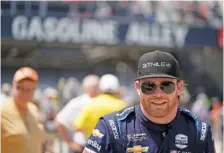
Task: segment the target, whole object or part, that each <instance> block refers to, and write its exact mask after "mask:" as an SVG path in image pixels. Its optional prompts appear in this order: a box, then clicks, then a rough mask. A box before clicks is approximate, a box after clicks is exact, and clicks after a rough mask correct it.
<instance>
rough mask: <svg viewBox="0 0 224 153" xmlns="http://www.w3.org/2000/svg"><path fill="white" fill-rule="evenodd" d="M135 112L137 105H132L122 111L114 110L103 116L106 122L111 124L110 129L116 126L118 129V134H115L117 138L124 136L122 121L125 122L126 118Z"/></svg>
mask: <svg viewBox="0 0 224 153" xmlns="http://www.w3.org/2000/svg"><path fill="white" fill-rule="evenodd" d="M134 113H135V106H131V107H128V108H125V109H122V110H120V111H117V112H114V113H112V114H109V115H105V116H104V117H102V119H103V120H105V122H106V124H107V125H109V126H108V127H109V129H112V132H113V130H114V129H115V128H116V129H118V132H117V133H118V134H117V135H114V138H115V139H118V138H121V136H122V129H121V128H122V127H121V124H122V121H124V122H125V119H127V118H129V117H131V116H134Z"/></svg>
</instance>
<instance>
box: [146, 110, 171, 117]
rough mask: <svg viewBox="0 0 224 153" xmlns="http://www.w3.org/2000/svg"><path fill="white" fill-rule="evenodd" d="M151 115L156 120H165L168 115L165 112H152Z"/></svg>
mask: <svg viewBox="0 0 224 153" xmlns="http://www.w3.org/2000/svg"><path fill="white" fill-rule="evenodd" d="M149 114H150V115H151V116H153V117H155V118H163V117H165V116H166V115H167V113H166V112H165V111H150V112H149Z"/></svg>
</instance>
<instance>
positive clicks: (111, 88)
mask: <svg viewBox="0 0 224 153" xmlns="http://www.w3.org/2000/svg"><path fill="white" fill-rule="evenodd" d="M99 88H100V91H101V92H102V94H100V95H99V96H97V97H95V98H92V100H91V103H89V104H88V105H87V106H86V107H85V108H84V109H83V110H82V111H81V112H80V114H79V115H78V116H77V117H76V119H75V121H74V125H75V127H76V130H77V131H82V132H83V133H84V134H85V136H86V138H88V137H89V136H90V135H91V133H92V131H93V129H94V128H95V126H96V124H97V122H98V120H99V119H100V117H102V116H104V115H107V114H110V113H112V112H115V111H119V110H121V109H123V108H125V107H126V106H127V105H126V103H125V102H124V101H122V100H120V99H118V98H117V95H118V92H119V88H120V83H119V80H118V78H117V77H116V76H114V75H112V74H105V75H103V76H102V77H101V79H100V84H99Z"/></svg>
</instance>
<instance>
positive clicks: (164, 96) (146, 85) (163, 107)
mask: <svg viewBox="0 0 224 153" xmlns="http://www.w3.org/2000/svg"><path fill="white" fill-rule="evenodd" d="M181 83H182V82H178V81H177V80H176V79H170V78H146V79H142V80H139V89H137V90H138V93H139V97H140V103H141V105H142V107H143V108H144V110H145V111H146V112H147V113H148V114H149V115H151V116H153V117H155V118H161V117H164V116H166V115H168V114H169V113H170V112H171V111H172V110H173V109H175V108H176V107H177V105H179V99H178V95H179V93H180V92H181V90H182V85H180V84H181Z"/></svg>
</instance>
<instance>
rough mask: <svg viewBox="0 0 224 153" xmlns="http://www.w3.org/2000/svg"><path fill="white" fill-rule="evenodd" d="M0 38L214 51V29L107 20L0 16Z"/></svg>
mask: <svg viewBox="0 0 224 153" xmlns="http://www.w3.org/2000/svg"><path fill="white" fill-rule="evenodd" d="M1 28H2V29H1V31H2V38H3V39H4V38H12V39H15V40H36V41H44V42H60V43H91V44H105V45H119V44H125V45H141V46H159V47H174V46H176V47H185V46H189V45H196V46H213V47H217V29H213V28H191V27H188V26H186V25H173V24H172V25H170V24H163V25H159V24H148V23H147V22H140V21H132V22H130V23H120V22H119V21H116V20H111V19H104V20H99V19H94V18H88V19H78V18H74V19H73V18H69V17H62V18H57V17H45V18H41V17H39V16H33V17H27V16H15V17H8V16H7V17H6V16H2V27H1Z"/></svg>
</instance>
